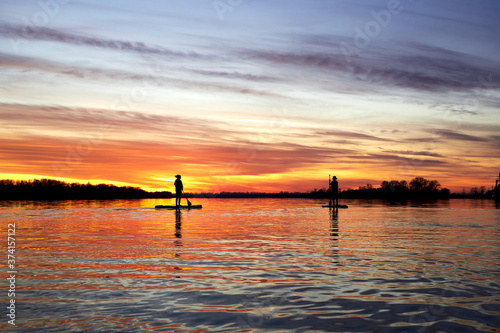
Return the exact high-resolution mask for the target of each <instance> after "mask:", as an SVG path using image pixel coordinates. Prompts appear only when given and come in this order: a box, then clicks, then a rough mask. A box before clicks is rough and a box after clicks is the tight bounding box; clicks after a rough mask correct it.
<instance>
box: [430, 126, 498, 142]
mask: <svg viewBox="0 0 500 333" xmlns="http://www.w3.org/2000/svg"><path fill="white" fill-rule="evenodd" d="M433 133H436V134H438V135H440V136H443V137H444V138H447V139H451V140H459V141H469V142H488V141H489V140H488V139H486V138H482V137H479V136H474V135H469V134H464V133H460V132H457V131H453V130H446V129H440V130H438V131H436V132H434V131H433Z"/></svg>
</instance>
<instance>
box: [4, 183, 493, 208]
mask: <svg viewBox="0 0 500 333" xmlns="http://www.w3.org/2000/svg"><path fill="white" fill-rule="evenodd" d="M174 197H175V195H174V194H173V193H172V192H168V191H163V192H148V191H145V190H143V189H140V188H137V187H130V186H121V187H118V186H115V185H109V184H99V185H92V184H90V183H88V184H79V183H71V184H70V183H65V182H61V181H58V180H51V179H35V180H32V181H31V180H30V181H14V180H8V179H7V180H5V179H4V180H0V200H2V201H19V200H115V199H172V198H174ZM183 197H184V198H220V199H232V198H234V199H253V198H283V199H286V198H305V199H325V200H329V199H330V197H331V192H330V191H329V190H327V189H320V190H316V189H315V190H313V191H309V192H287V191H281V192H274V193H264V192H219V193H210V192H208V193H184V194H183ZM339 198H340V199H382V200H387V201H394V202H397V201H419V200H436V199H450V198H451V199H491V198H492V197H490V196H489V195H488V193H485V195H481V196H479V195H478V194H474V193H471V194H468V193H467V194H466V193H451V194H450V192H449V190H448V189H433V190H425V189H420V190H414V189H411V188H407V187H406V188H405V187H403V188H394V187H385V188H384V187H380V188H360V189H356V190H353V189H349V190H345V191H342V192H339Z"/></svg>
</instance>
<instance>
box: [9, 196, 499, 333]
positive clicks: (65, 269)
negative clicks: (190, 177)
mask: <svg viewBox="0 0 500 333" xmlns="http://www.w3.org/2000/svg"><path fill="white" fill-rule="evenodd" d="M191 201H192V202H193V204H202V205H203V209H201V210H189V211H188V210H183V211H181V212H180V213H178V212H175V211H171V210H155V209H154V206H155V205H158V204H171V203H172V202H173V200H167V199H146V200H110V201H95V200H94V201H54V202H2V203H0V220H1V221H2V224H1V227H2V233H3V235H4V236H3V239H4V241H3V242H2V251H3V253H4V254H5V255H4V258H5V259H4V262H5V263H3V267H4V268H3V271H4V275H3V276H4V277H9V276H10V275H9V274H7V273H5V272H7V271H14V272H15V273H13V274H11V275H14V276H15V283H14V284H15V297H7V292H8V290H9V280H7V279H2V280H3V282H2V283H3V284H2V289H3V290H4V291H3V292H2V293H3V294H4V299H5V300H6V301H5V303H2V304H4V305H9V303H7V302H9V299H13V300H14V301H15V303H14V304H15V321H13V323H15V324H16V326H15V328H16V331H19V332H33V331H43V332H78V331H85V330H87V331H89V332H148V331H150V332H313V331H318V332H321V331H331V332H408V333H410V332H500V319H499V318H500V268H499V265H498V263H499V262H500V209H497V208H496V207H495V203H494V202H493V201H487V200H459V199H456V200H447V201H435V202H427V203H406V204H389V203H385V202H382V201H377V200H372V201H370V200H350V201H347V200H346V201H343V202H342V203H344V204H348V205H349V209H341V210H339V211H338V212H335V211H332V210H330V209H328V208H322V207H321V201H318V200H308V199H192V200H191ZM14 224H15V235H12V237H14V239H15V246H14V251H15V252H14V251H12V252H11V254H13V257H11V259H13V260H15V262H11V263H12V264H13V266H12V267H11V268H10V269H9V268H8V267H6V266H7V259H8V258H7V255H8V250H9V249H8V247H7V239H8V238H7V237H8V229H9V225H11V226H10V227H11V228H12V226H13V225H14ZM11 249H12V247H11ZM11 282H12V281H11ZM10 287H11V288H12V285H11V286H10ZM3 308H4V314H3V315H2V318H3V320H2V322H0V328H2V329H6V328H12V327H13V325H12V322H11V323H10V324H9V323H8V321H9V320H11V319H9V317H8V316H6V315H8V314H9V311H10V310H9V309H6V307H5V306H4V307H3Z"/></svg>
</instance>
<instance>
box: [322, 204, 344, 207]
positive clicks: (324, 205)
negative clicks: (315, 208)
mask: <svg viewBox="0 0 500 333" xmlns="http://www.w3.org/2000/svg"><path fill="white" fill-rule="evenodd" d="M321 207H325V208H349V206H347V205H338V206H335V205H333V206H330V205H328V204H323V205H321Z"/></svg>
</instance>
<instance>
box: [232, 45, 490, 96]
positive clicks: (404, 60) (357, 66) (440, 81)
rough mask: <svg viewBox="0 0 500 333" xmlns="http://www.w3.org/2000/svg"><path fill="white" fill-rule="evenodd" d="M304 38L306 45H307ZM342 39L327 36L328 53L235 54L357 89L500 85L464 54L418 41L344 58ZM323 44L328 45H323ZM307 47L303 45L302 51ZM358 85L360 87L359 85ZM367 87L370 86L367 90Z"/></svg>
mask: <svg viewBox="0 0 500 333" xmlns="http://www.w3.org/2000/svg"><path fill="white" fill-rule="evenodd" d="M325 38H326V37H325V36H316V35H310V36H304V37H303V38H302V40H303V41H304V43H305V44H304V45H307V43H308V42H309V43H311V44H317V43H318V40H324V39H325ZM308 39H309V41H308ZM343 41H345V38H343V37H340V36H335V35H334V36H331V38H330V41H329V50H323V51H316V52H310V51H297V52H290V51H289V52H284V51H275V50H251V49H244V50H240V51H238V56H239V57H241V58H243V59H246V60H252V61H259V62H264V63H267V64H269V65H272V66H273V67H274V66H280V67H283V66H291V67H298V68H302V71H303V72H304V71H305V69H310V70H316V71H318V72H323V73H330V74H331V75H336V76H335V78H336V80H342V81H353V82H358V86H357V88H358V91H360V90H363V89H371V90H372V91H378V90H380V89H383V90H385V91H386V90H387V88H388V87H397V88H404V89H411V90H418V91H426V92H450V91H471V90H473V89H494V90H496V89H500V82H489V85H488V87H486V86H484V84H483V83H482V82H481V80H480V79H479V77H480V75H485V74H486V75H489V74H491V73H495V72H496V69H497V68H498V65H499V63H498V62H494V61H491V60H486V59H481V58H479V57H475V56H471V55H468V54H465V53H460V52H454V51H451V50H447V49H444V48H439V47H432V46H428V45H424V44H419V43H408V42H407V43H403V46H404V47H400V48H394V47H392V48H391V47H389V46H387V47H386V46H384V45H370V52H369V53H368V52H366V54H361V55H353V56H349V57H346V56H345V55H344V54H343V53H342V51H341V48H340V44H341V42H343ZM327 45H328V44H327ZM304 48H305V49H307V47H304ZM359 83H363V84H365V85H364V86H359ZM366 85H370V86H371V87H367V86H366Z"/></svg>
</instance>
